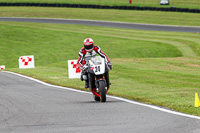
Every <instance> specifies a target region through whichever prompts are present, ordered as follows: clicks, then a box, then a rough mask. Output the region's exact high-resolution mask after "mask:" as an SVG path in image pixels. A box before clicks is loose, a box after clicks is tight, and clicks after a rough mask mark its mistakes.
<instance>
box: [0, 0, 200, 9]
mask: <svg viewBox="0 0 200 133" xmlns="http://www.w3.org/2000/svg"><path fill="white" fill-rule="evenodd" d="M0 2H8V3H12V2H13V3H17V2H21V3H23V2H29V3H69V4H91V5H122V6H150V7H170V6H176V7H179V8H193V9H200V1H199V0H190V1H187V0H170V5H169V6H164V5H160V0H133V1H132V4H129V0H9V1H8V0H0Z"/></svg>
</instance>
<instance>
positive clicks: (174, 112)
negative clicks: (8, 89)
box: [1, 71, 200, 120]
mask: <svg viewBox="0 0 200 133" xmlns="http://www.w3.org/2000/svg"><path fill="white" fill-rule="evenodd" d="M1 72H5V73H10V74H13V75H17V76H20V77H23V78H26V79H29V80H32V81H35V82H38V83H40V84H43V85H46V86H50V87H54V88H59V89H65V90H69V91H74V92H79V93H85V94H91V92H86V91H82V90H77V89H73V88H67V87H62V86H57V85H52V84H49V83H46V82H43V81H41V80H38V79H34V78H32V77H28V76H25V75H22V74H18V73H14V72H11V71H1ZM107 97H109V98H113V99H117V100H120V101H124V102H127V103H131V104H135V105H140V106H144V107H148V108H151V109H155V110H159V111H162V112H166V113H169V114H174V115H179V116H184V117H188V118H193V119H198V120H200V117H199V116H194V115H189V114H185V113H181V112H177V111H173V110H169V109H164V108H161V107H158V106H154V105H150V104H145V103H140V102H136V101H132V100H129V99H125V98H121V97H117V96H111V95H107Z"/></svg>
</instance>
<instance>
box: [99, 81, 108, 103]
mask: <svg viewBox="0 0 200 133" xmlns="http://www.w3.org/2000/svg"><path fill="white" fill-rule="evenodd" d="M99 90H100V91H99V94H100V101H101V102H106V89H105V82H104V81H99Z"/></svg>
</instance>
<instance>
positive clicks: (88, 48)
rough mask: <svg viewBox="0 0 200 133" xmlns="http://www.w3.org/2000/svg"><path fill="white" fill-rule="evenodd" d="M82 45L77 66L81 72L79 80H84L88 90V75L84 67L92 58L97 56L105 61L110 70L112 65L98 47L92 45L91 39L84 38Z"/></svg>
mask: <svg viewBox="0 0 200 133" xmlns="http://www.w3.org/2000/svg"><path fill="white" fill-rule="evenodd" d="M83 45H84V47H82V48H81V49H80V51H79V58H78V61H77V66H78V67H79V68H80V69H81V70H82V72H81V80H82V81H83V80H85V88H89V81H88V73H87V70H86V69H85V67H84V65H86V64H87V63H88V61H89V60H90V59H91V58H92V57H95V56H96V54H99V55H100V56H101V57H102V58H104V59H105V60H106V62H107V63H108V66H109V67H110V69H112V63H111V62H110V60H109V58H108V56H107V55H106V54H104V53H103V52H102V51H101V49H100V47H99V46H96V45H94V41H93V40H92V39H91V38H86V39H85V40H84V42H83Z"/></svg>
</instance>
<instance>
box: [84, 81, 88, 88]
mask: <svg viewBox="0 0 200 133" xmlns="http://www.w3.org/2000/svg"><path fill="white" fill-rule="evenodd" d="M85 88H89V81H88V80H85Z"/></svg>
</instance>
